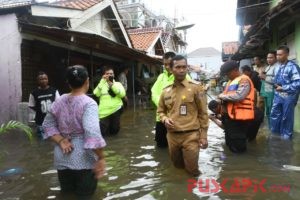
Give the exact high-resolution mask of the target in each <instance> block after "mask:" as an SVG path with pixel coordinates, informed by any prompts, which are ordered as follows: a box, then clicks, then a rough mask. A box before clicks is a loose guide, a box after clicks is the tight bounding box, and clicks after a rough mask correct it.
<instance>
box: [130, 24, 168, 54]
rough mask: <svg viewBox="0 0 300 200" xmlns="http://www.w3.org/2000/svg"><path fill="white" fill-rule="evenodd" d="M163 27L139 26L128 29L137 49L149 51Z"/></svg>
mask: <svg viewBox="0 0 300 200" xmlns="http://www.w3.org/2000/svg"><path fill="white" fill-rule="evenodd" d="M161 31H162V28H139V29H130V30H128V33H129V36H130V39H131V41H132V45H133V47H134V48H135V49H138V50H141V51H147V50H148V49H149V47H150V46H151V45H152V44H153V43H154V42H156V39H157V38H158V37H159V35H160V34H161Z"/></svg>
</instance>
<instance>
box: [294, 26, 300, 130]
mask: <svg viewBox="0 0 300 200" xmlns="http://www.w3.org/2000/svg"><path fill="white" fill-rule="evenodd" d="M295 31H296V33H295V43H296V44H295V45H296V60H297V63H298V65H299V64H300V21H299V20H298V21H297V22H296V30H295ZM294 130H295V131H296V132H299V133H300V98H299V99H298V103H297V106H296V108H295V126H294Z"/></svg>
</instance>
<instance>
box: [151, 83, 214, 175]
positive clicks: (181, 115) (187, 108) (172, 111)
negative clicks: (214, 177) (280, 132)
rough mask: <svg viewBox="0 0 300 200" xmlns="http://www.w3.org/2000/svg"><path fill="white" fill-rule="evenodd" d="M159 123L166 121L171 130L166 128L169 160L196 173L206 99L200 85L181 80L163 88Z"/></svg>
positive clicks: (204, 129) (204, 127)
mask: <svg viewBox="0 0 300 200" xmlns="http://www.w3.org/2000/svg"><path fill="white" fill-rule="evenodd" d="M157 114H158V115H159V117H160V119H161V122H164V121H165V119H167V118H170V119H172V120H173V121H174V126H175V128H174V129H167V131H168V133H167V139H168V145H169V153H170V156H171V160H172V162H173V163H174V165H175V166H176V167H178V166H184V167H185V169H186V170H187V171H188V172H189V173H191V174H194V175H197V174H198V173H199V170H198V154H199V139H200V138H203V139H207V129H208V123H209V122H208V114H207V99H206V95H205V92H204V91H203V87H201V85H200V83H198V82H196V81H192V80H187V79H185V80H183V81H182V82H181V83H173V84H172V85H170V86H168V87H166V88H165V89H164V90H163V92H162V94H161V96H160V100H159V105H158V108H157Z"/></svg>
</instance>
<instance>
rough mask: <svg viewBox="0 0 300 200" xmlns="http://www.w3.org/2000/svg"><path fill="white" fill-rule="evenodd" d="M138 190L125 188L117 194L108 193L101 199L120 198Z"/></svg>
mask: <svg viewBox="0 0 300 200" xmlns="http://www.w3.org/2000/svg"><path fill="white" fill-rule="evenodd" d="M138 192H139V191H138V190H127V191H124V192H121V193H119V194H114V195H110V194H108V195H109V196H107V197H105V198H103V200H110V199H120V198H121V197H128V196H130V195H133V194H136V193H138Z"/></svg>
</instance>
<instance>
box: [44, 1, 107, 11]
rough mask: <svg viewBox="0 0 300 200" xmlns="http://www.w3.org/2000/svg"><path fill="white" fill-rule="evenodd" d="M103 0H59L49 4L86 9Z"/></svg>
mask: <svg viewBox="0 0 300 200" xmlns="http://www.w3.org/2000/svg"><path fill="white" fill-rule="evenodd" d="M102 1H103V0H58V1H55V2H52V3H49V4H47V5H49V6H53V7H62V8H70V9H77V10H86V9H88V8H90V7H92V6H94V5H96V4H98V3H100V2H102Z"/></svg>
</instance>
